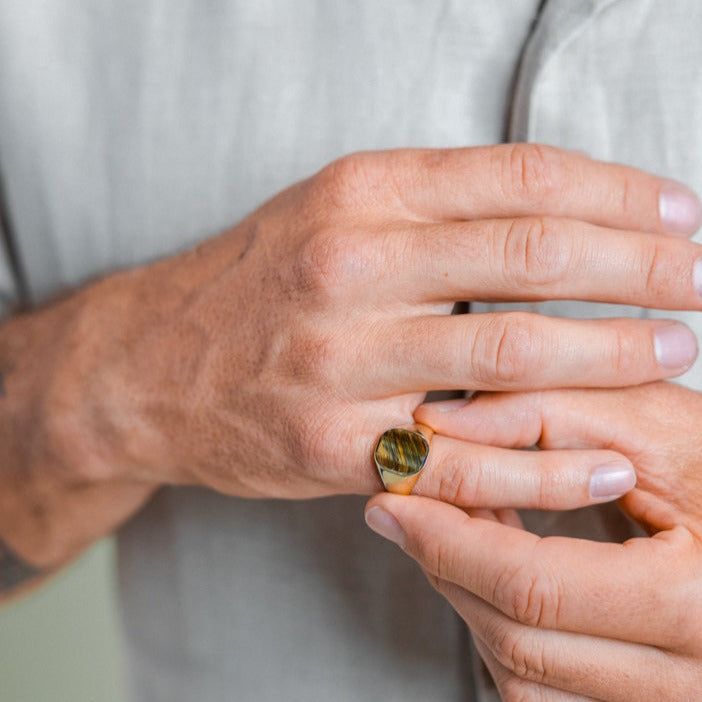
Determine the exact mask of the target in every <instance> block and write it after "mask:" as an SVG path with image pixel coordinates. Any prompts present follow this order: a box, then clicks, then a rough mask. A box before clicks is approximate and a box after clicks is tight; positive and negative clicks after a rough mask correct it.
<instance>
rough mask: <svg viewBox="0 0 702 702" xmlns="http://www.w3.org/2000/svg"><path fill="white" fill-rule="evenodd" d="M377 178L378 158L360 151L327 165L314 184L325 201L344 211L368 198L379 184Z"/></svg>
mask: <svg viewBox="0 0 702 702" xmlns="http://www.w3.org/2000/svg"><path fill="white" fill-rule="evenodd" d="M377 175H378V164H377V158H374V157H373V155H372V154H369V153H364V152H358V153H353V154H348V155H347V156H342V157H341V158H339V159H337V160H336V161H332V162H331V163H330V164H328V165H327V166H325V167H324V168H323V169H322V170H321V171H320V172H319V173H318V174H317V176H316V178H315V184H316V186H317V189H318V190H321V191H322V193H323V195H324V198H325V200H328V201H331V202H332V203H333V204H334V205H336V206H337V207H340V208H343V209H345V208H347V207H353V206H354V205H357V204H358V203H359V202H362V201H363V200H365V199H366V197H367V195H368V193H369V192H370V191H372V190H373V189H374V184H375V183H377V182H378V178H377Z"/></svg>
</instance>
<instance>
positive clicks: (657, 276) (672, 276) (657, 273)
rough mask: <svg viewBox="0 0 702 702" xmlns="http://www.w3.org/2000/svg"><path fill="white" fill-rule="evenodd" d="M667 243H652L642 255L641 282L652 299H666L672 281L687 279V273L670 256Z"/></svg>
mask: <svg viewBox="0 0 702 702" xmlns="http://www.w3.org/2000/svg"><path fill="white" fill-rule="evenodd" d="M667 243H668V242H664V241H655V240H654V241H651V242H650V243H649V244H648V245H647V246H646V247H645V248H644V250H643V252H642V255H641V280H643V287H644V292H645V294H646V296H647V297H649V298H650V299H655V300H661V299H665V298H666V297H668V296H669V295H670V291H671V281H673V280H686V279H687V271H685V270H682V269H681V267H680V265H679V263H678V261H676V260H674V257H673V256H671V255H670V252H669V250H668V247H667V246H666V244H667ZM676 269H677V270H676Z"/></svg>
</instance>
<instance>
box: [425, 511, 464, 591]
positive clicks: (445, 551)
mask: <svg viewBox="0 0 702 702" xmlns="http://www.w3.org/2000/svg"><path fill="white" fill-rule="evenodd" d="M467 518H468V517H467V516H466V519H467ZM414 549H415V550H416V554H417V559H418V561H419V563H420V564H421V566H422V568H423V569H424V570H425V571H426V572H427V574H428V575H431V576H434V577H435V578H438V579H439V581H441V580H448V581H453V580H455V579H456V566H457V563H456V553H455V552H454V551H453V550H452V549H451V547H450V546H448V545H447V544H446V543H445V541H444V540H443V539H437V538H436V536H435V535H424V534H421V533H419V534H417V535H416V537H415V541H414Z"/></svg>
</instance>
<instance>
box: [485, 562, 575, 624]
mask: <svg viewBox="0 0 702 702" xmlns="http://www.w3.org/2000/svg"><path fill="white" fill-rule="evenodd" d="M561 600H562V594H561V592H560V588H559V586H558V583H557V582H556V581H555V580H554V579H553V578H551V577H549V576H547V575H545V574H544V573H534V572H532V571H531V570H530V569H529V568H527V567H526V566H520V567H518V568H517V569H516V570H514V571H513V572H511V573H506V574H505V575H504V576H503V577H502V578H500V579H498V581H497V582H496V585H495V592H494V600H493V601H494V602H495V603H496V604H497V606H498V609H500V610H501V611H503V612H504V613H505V614H507V616H508V617H510V618H511V619H513V620H514V621H516V622H518V623H520V624H523V625H524V626H528V627H545V626H554V627H556V626H558V620H559V618H560V617H559V610H560V602H561Z"/></svg>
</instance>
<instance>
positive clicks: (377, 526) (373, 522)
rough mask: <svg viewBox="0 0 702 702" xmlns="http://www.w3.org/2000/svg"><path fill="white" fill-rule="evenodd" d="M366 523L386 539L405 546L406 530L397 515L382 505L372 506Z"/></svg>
mask: <svg viewBox="0 0 702 702" xmlns="http://www.w3.org/2000/svg"><path fill="white" fill-rule="evenodd" d="M366 524H367V525H368V526H369V527H370V528H371V529H372V530H373V531H374V532H375V533H376V534H380V536H382V537H383V538H384V539H388V540H389V541H392V542H393V543H396V544H397V545H398V546H400V547H401V548H404V547H405V532H404V531H403V530H402V527H401V526H400V523H399V522H398V521H397V519H395V517H393V516H392V514H390V512H386V511H385V510H384V509H381V508H380V507H371V508H370V509H369V510H368V511H367V512H366Z"/></svg>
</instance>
